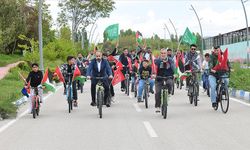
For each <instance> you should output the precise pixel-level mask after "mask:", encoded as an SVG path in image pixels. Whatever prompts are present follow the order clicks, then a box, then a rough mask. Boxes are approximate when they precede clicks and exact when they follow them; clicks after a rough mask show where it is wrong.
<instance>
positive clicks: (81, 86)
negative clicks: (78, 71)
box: [80, 84, 83, 93]
mask: <svg viewBox="0 0 250 150" xmlns="http://www.w3.org/2000/svg"><path fill="white" fill-rule="evenodd" d="M80 88H81V89H80V90H81V93H83V84H80Z"/></svg>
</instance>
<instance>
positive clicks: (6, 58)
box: [0, 54, 23, 67]
mask: <svg viewBox="0 0 250 150" xmlns="http://www.w3.org/2000/svg"><path fill="white" fill-rule="evenodd" d="M22 59H23V56H21V55H5V54H0V67H3V66H6V65H8V64H11V63H15V62H17V61H20V60H22Z"/></svg>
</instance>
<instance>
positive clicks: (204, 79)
mask: <svg viewBox="0 0 250 150" xmlns="http://www.w3.org/2000/svg"><path fill="white" fill-rule="evenodd" d="M208 77H209V75H208V74H207V73H205V72H204V73H203V74H202V82H203V89H206V90H207V88H208V87H209V80H208Z"/></svg>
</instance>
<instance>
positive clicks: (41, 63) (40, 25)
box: [38, 0, 44, 71]
mask: <svg viewBox="0 0 250 150" xmlns="http://www.w3.org/2000/svg"><path fill="white" fill-rule="evenodd" d="M42 6H43V0H39V12H38V13H39V15H38V33H39V36H38V38H39V54H40V69H41V70H42V71H44V67H43V32H42V31H43V29H42Z"/></svg>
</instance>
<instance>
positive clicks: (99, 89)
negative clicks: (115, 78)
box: [93, 77, 105, 118]
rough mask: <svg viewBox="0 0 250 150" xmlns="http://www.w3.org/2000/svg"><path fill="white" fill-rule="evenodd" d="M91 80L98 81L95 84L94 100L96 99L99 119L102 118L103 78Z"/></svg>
mask: <svg viewBox="0 0 250 150" xmlns="http://www.w3.org/2000/svg"><path fill="white" fill-rule="evenodd" d="M93 79H96V80H98V82H97V84H96V91H97V92H96V98H97V103H96V106H97V109H98V113H99V117H100V118H102V105H103V104H104V87H103V84H104V83H103V79H105V78H104V77H93Z"/></svg>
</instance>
